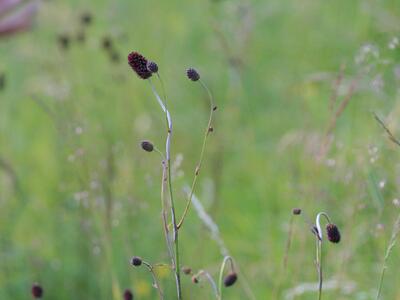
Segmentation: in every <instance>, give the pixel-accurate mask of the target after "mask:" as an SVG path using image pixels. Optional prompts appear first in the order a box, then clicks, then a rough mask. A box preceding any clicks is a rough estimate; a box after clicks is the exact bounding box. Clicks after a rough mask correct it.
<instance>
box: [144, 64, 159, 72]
mask: <svg viewBox="0 0 400 300" xmlns="http://www.w3.org/2000/svg"><path fill="white" fill-rule="evenodd" d="M147 70H149V71H150V72H151V73H157V72H158V65H157V64H156V63H155V62H154V61H148V62H147Z"/></svg>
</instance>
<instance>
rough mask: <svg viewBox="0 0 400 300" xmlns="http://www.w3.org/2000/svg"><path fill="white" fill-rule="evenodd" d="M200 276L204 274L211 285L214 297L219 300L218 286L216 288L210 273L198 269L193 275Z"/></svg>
mask: <svg viewBox="0 0 400 300" xmlns="http://www.w3.org/2000/svg"><path fill="white" fill-rule="evenodd" d="M200 276H204V277H205V278H206V279H207V280H208V282H209V283H210V285H211V287H212V289H213V291H214V293H215V297H217V299H218V300H219V299H220V296H219V293H218V288H217V285H216V284H215V281H214V279H213V278H212V276H211V275H210V273H208V272H207V271H204V270H200V271H199V272H198V273H197V274H196V275H195V277H197V278H198V277H200Z"/></svg>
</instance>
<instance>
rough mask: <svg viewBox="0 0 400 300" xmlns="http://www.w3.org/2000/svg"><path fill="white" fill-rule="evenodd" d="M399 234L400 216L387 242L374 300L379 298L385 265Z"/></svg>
mask: <svg viewBox="0 0 400 300" xmlns="http://www.w3.org/2000/svg"><path fill="white" fill-rule="evenodd" d="M399 234H400V215H399V216H398V217H397V220H396V222H395V223H394V226H393V231H392V236H391V238H390V241H389V246H388V247H387V249H386V253H385V258H384V260H383V265H382V272H381V276H380V279H379V286H378V292H377V294H376V300H379V299H380V297H381V293H382V286H383V279H384V277H385V272H386V269H387V265H386V264H387V261H388V259H389V256H390V254H391V253H392V250H393V248H394V246H395V245H396V241H397V237H398V236H399Z"/></svg>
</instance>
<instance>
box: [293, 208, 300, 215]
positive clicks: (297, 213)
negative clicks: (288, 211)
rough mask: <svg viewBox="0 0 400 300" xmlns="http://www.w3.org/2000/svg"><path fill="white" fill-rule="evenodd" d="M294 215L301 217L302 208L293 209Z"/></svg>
mask: <svg viewBox="0 0 400 300" xmlns="http://www.w3.org/2000/svg"><path fill="white" fill-rule="evenodd" d="M293 214H294V215H300V214H301V209H300V208H293Z"/></svg>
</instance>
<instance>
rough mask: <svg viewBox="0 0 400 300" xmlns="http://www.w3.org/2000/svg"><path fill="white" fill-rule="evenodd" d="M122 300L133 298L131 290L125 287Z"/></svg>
mask: <svg viewBox="0 0 400 300" xmlns="http://www.w3.org/2000/svg"><path fill="white" fill-rule="evenodd" d="M124 300H133V294H132V292H131V290H129V289H126V290H125V292H124Z"/></svg>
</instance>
